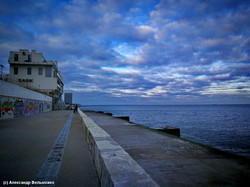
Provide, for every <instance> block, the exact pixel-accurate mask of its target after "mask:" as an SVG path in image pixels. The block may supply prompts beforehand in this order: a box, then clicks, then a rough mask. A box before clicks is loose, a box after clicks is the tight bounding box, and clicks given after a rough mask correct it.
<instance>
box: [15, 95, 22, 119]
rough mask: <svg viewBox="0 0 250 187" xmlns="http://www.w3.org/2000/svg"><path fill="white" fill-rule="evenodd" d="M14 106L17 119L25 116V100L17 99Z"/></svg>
mask: <svg viewBox="0 0 250 187" xmlns="http://www.w3.org/2000/svg"><path fill="white" fill-rule="evenodd" d="M14 106H15V112H14V115H15V117H18V116H22V115H23V108H24V106H23V100H22V99H16V101H15V102H14Z"/></svg>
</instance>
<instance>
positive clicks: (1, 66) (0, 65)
mask: <svg viewBox="0 0 250 187" xmlns="http://www.w3.org/2000/svg"><path fill="white" fill-rule="evenodd" d="M0 68H1V77H0V79H2V78H3V68H4V65H2V64H0Z"/></svg>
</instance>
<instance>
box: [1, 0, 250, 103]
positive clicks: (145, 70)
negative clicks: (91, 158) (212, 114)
mask: <svg viewBox="0 0 250 187" xmlns="http://www.w3.org/2000/svg"><path fill="white" fill-rule="evenodd" d="M19 49H29V50H36V51H37V52H42V53H43V55H44V57H45V58H46V59H47V60H56V61H58V64H59V65H58V66H59V69H60V70H61V73H62V76H63V81H64V92H65V93H68V92H71V93H73V101H74V102H75V103H81V104H83V105H109V104H110V105H113V104H115V105H116V104H117V105H119V104H135V105H140V104H143V105H167V104H250V1H249V0H188V1H187V0H36V1H34V0H0V64H3V65H4V66H5V67H4V71H5V72H6V73H8V71H9V65H8V56H9V51H15V50H19Z"/></svg>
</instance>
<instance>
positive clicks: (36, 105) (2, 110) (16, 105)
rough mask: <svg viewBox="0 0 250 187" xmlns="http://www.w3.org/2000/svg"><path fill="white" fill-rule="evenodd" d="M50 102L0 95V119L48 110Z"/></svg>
mask: <svg viewBox="0 0 250 187" xmlns="http://www.w3.org/2000/svg"><path fill="white" fill-rule="evenodd" d="M51 108H52V103H51V102H46V101H38V100H31V99H20V98H12V97H2V96H0V119H6V118H14V117H19V116H24V115H25V116H27V115H31V114H38V113H41V112H46V111H50V110H51Z"/></svg>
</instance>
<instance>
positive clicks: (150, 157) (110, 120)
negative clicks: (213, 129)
mask: <svg viewBox="0 0 250 187" xmlns="http://www.w3.org/2000/svg"><path fill="white" fill-rule="evenodd" d="M84 113H85V114H86V115H87V116H88V117H90V118H91V119H92V120H93V121H94V122H95V123H96V124H97V125H99V126H100V127H101V128H102V129H104V130H105V131H106V132H107V133H108V134H109V135H110V136H111V137H112V138H113V139H114V140H115V141H116V142H118V144H120V145H121V146H122V147H123V149H125V151H127V152H128V153H129V154H130V156H131V157H132V158H133V159H134V160H135V161H136V162H137V163H139V164H140V165H141V167H143V168H144V170H146V171H147V173H148V174H149V175H150V176H151V177H152V179H153V180H155V181H156V182H157V183H158V184H159V185H160V186H175V187H176V186H250V180H249V178H250V166H249V164H250V163H249V160H244V159H239V158H234V157H231V156H230V155H228V154H222V152H220V151H216V150H213V149H208V148H206V147H201V146H199V145H197V144H193V143H190V142H188V141H183V140H182V139H180V138H174V137H173V136H171V135H167V134H166V133H162V132H158V131H155V130H150V129H148V128H146V127H143V126H140V125H134V124H132V123H129V122H128V121H125V120H122V119H118V118H114V117H111V116H109V115H104V114H100V113H95V112H84Z"/></svg>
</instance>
